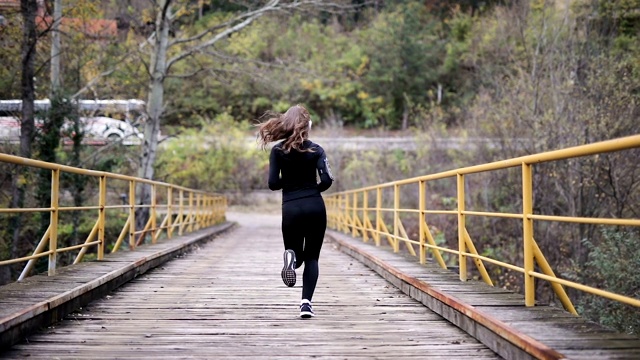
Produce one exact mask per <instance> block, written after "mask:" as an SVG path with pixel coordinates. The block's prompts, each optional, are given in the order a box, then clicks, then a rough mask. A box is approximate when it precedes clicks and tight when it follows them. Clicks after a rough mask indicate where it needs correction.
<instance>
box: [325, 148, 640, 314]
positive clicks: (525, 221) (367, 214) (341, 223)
mask: <svg viewBox="0 0 640 360" xmlns="http://www.w3.org/2000/svg"><path fill="white" fill-rule="evenodd" d="M632 148H640V135H634V136H629V137H625V138H620V139H615V140H610V141H604V142H599V143H594V144H589V145H582V146H576V147H572V148H567V149H563V150H556V151H550V152H545V153H540V154H535V155H528V156H523V157H518V158H513V159H509V160H503V161H497V162H493V163H488V164H483V165H477V166H471V167H465V168H460V169H455V170H451V171H445V172H441V173H437V174H431V175H425V176H419V177H414V178H410V179H404V180H399V181H393V182H389V183H384V184H380V185H375V186H369V187H364V188H360V189H354V190H349V191H343V192H339V193H335V194H329V195H326V196H325V202H326V204H327V216H328V226H329V227H330V228H332V229H335V230H339V231H343V232H345V233H351V235H352V236H354V237H358V236H361V237H362V238H363V241H369V240H370V239H373V240H374V242H375V244H376V245H378V246H379V245H380V241H381V238H386V239H387V241H388V243H389V244H390V245H391V247H392V248H393V251H394V252H398V251H399V249H400V243H401V242H402V243H404V244H406V245H407V249H408V250H409V252H410V253H411V254H412V255H414V256H419V259H420V263H422V264H424V263H425V262H426V253H427V250H429V251H431V252H432V254H433V258H434V259H435V261H437V262H438V264H439V265H440V266H441V267H443V268H447V265H446V264H445V261H444V259H443V257H442V254H441V253H442V252H446V253H450V254H455V255H457V256H458V266H459V276H460V280H461V281H466V280H467V276H468V275H467V258H471V259H473V261H474V263H475V265H476V267H477V269H478V271H479V273H480V275H481V277H482V279H483V280H484V281H485V282H486V283H487V284H489V285H493V282H492V280H491V278H490V277H489V274H488V272H487V270H486V268H485V266H484V262H487V263H491V264H495V265H498V266H501V267H504V268H508V269H511V270H513V271H517V272H520V273H522V274H523V275H524V293H525V304H526V306H534V304H535V287H534V285H535V279H536V278H537V279H542V280H546V281H549V282H550V284H551V287H552V288H553V290H554V292H555V293H556V295H557V296H558V298H559V300H560V302H561V303H562V305H563V306H564V308H565V309H566V310H568V311H570V312H571V313H574V314H576V313H577V312H576V310H575V308H574V306H573V304H572V303H571V300H570V299H569V297H568V296H567V294H566V292H565V289H564V286H567V287H572V288H575V289H577V290H580V291H584V292H588V293H591V294H595V295H598V296H602V297H605V298H609V299H612V300H615V301H619V302H622V303H626V304H629V305H632V306H636V307H640V299H635V298H631V297H628V296H624V295H620V294H615V293H612V292H609V291H604V290H601V289H597V288H594V287H590V286H587V285H584V284H579V283H576V282H573V281H568V280H565V279H561V278H559V277H557V276H556V275H555V274H554V271H553V269H552V267H551V266H550V265H549V263H548V262H547V260H546V259H545V257H544V254H543V253H542V251H541V250H540V247H539V246H538V244H537V243H536V241H535V239H534V227H533V222H534V220H535V221H549V222H574V223H584V224H587V223H588V224H602V225H625V226H640V219H614V218H584V217H569V216H549V215H541V214H534V212H533V176H532V169H533V167H534V166H535V165H536V164H540V163H544V162H551V161H558V160H565V159H570V158H576V157H582V156H587V155H595V154H601V153H607V152H614V151H621V150H625V149H632ZM514 167H521V168H522V175H521V177H522V207H523V209H522V213H505V212H479V211H467V210H466V209H465V176H466V175H469V174H474V173H481V172H490V171H496V170H501V169H507V168H514ZM442 179H455V181H456V192H457V196H456V200H457V201H456V203H457V204H456V205H455V206H456V208H455V209H451V210H433V209H427V208H426V185H427V183H429V182H431V181H436V180H442ZM406 186H417V187H418V206H417V208H415V207H413V208H407V207H405V208H403V207H401V206H400V204H401V187H406ZM414 191H415V190H414ZM383 192H385V194H389V193H391V195H392V196H393V204H392V205H390V206H389V205H388V204H386V205H387V206H386V207H385V203H383ZM414 196H415V195H414ZM371 200H372V201H371ZM370 202H375V205H373V206H371V205H369V203H370ZM385 214H387V215H388V214H391V215H392V216H393V224H392V225H393V226H392V228H391V230H389V227H388V226H387V225H386V223H385V220H384V215H385ZM435 214H440V215H445V216H447V215H448V216H456V217H457V224H458V227H457V238H458V248H457V249H451V248H447V247H443V246H439V245H437V244H436V241H435V239H434V236H433V235H432V232H431V229H430V226H429V225H428V223H427V221H426V218H427V215H435ZM401 215H403V216H405V217H409V216H416V217H417V218H418V221H419V231H418V234H419V235H418V238H417V239H415V238H414V239H412V238H410V236H409V235H408V234H407V231H406V230H405V227H404V225H403V223H402V220H401ZM470 216H478V217H502V218H515V219H521V220H522V242H523V258H524V266H518V265H515V264H509V263H506V262H503V261H499V260H497V259H495V258H491V257H488V256H482V255H479V253H478V251H477V250H476V247H475V245H474V242H473V240H472V238H471V235H470V234H469V233H468V232H467V227H466V218H467V217H470ZM388 217H390V215H388ZM414 244H415V245H418V246H419V254H418V253H416V251H415V250H414V249H413V245H414ZM536 264H537V265H538V267H539V269H540V270H541V272H538V271H535V268H534V266H535V265H536Z"/></svg>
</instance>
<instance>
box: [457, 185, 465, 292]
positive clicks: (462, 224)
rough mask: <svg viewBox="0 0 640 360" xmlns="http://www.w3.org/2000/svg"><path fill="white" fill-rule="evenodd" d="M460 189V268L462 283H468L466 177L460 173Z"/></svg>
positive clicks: (458, 186)
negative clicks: (465, 235)
mask: <svg viewBox="0 0 640 360" xmlns="http://www.w3.org/2000/svg"><path fill="white" fill-rule="evenodd" d="M456 179H457V188H458V266H459V268H460V281H467V256H466V255H464V254H465V253H466V252H467V249H466V245H465V241H464V234H465V231H466V224H465V216H464V214H463V212H464V209H465V206H464V204H465V201H464V197H465V195H464V175H462V174H460V173H458V174H457V176H456Z"/></svg>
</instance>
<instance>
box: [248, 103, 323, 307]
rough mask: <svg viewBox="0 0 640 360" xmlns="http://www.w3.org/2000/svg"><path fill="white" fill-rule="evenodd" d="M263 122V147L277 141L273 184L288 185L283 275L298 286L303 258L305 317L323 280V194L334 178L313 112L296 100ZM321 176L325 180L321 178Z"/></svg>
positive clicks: (271, 161)
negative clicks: (312, 133)
mask: <svg viewBox="0 0 640 360" xmlns="http://www.w3.org/2000/svg"><path fill="white" fill-rule="evenodd" d="M266 116H267V117H268V120H267V121H265V122H264V123H261V124H260V125H259V131H258V138H259V141H260V143H261V146H262V148H263V149H266V147H267V145H268V144H269V143H270V142H273V141H279V140H282V141H280V142H279V143H277V144H275V145H274V146H273V147H272V148H271V155H270V157H269V189H271V190H274V191H275V190H280V189H282V238H283V240H284V248H285V251H284V254H283V258H284V267H283V269H282V272H281V276H282V281H284V283H285V285H287V286H289V287H292V286H293V285H295V283H296V272H295V269H297V268H299V267H300V266H301V265H302V264H303V263H304V264H305V265H304V272H303V274H302V301H301V302H300V317H302V318H310V317H312V316H315V314H314V312H313V307H312V306H311V298H312V297H313V292H314V291H315V289H316V284H317V282H318V258H319V257H320V249H321V248H322V242H323V240H324V233H325V230H326V228H327V211H326V208H325V206H324V200H323V199H322V196H321V195H320V193H321V192H323V191H325V190H327V189H328V188H329V187H330V186H331V184H332V183H333V175H332V174H331V169H330V168H329V163H328V161H327V157H326V155H325V153H324V149H323V148H322V147H321V146H320V145H318V144H316V143H314V142H312V141H310V140H309V139H308V137H309V130H310V129H311V119H310V116H309V112H308V111H307V109H305V108H304V107H303V106H301V105H296V106H293V107H291V108H289V110H287V112H285V113H284V114H279V113H271V112H270V113H267V115H266ZM318 177H319V178H320V182H318V180H317V179H318Z"/></svg>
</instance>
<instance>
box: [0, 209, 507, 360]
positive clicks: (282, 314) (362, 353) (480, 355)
mask: <svg viewBox="0 0 640 360" xmlns="http://www.w3.org/2000/svg"><path fill="white" fill-rule="evenodd" d="M228 218H229V219H230V220H235V221H238V222H239V223H240V226H239V227H236V228H235V229H233V230H232V231H230V232H227V233H225V234H224V235H222V236H220V237H218V238H216V239H215V240H214V241H211V242H208V243H206V245H202V246H201V247H200V248H199V249H198V250H196V251H194V252H192V253H189V254H185V255H183V256H181V257H180V258H179V259H175V260H173V261H171V262H168V263H165V264H164V265H161V266H160V267H158V268H156V269H154V270H152V271H149V272H147V273H145V274H144V275H141V276H139V277H137V278H135V279H134V280H132V281H130V282H129V283H127V284H125V285H124V286H122V287H120V288H118V289H117V290H115V291H113V292H111V293H110V294H109V295H106V296H104V297H103V298H102V299H100V300H96V301H94V302H92V303H90V304H89V305H88V306H85V307H83V308H82V309H81V310H78V311H76V312H74V313H72V314H70V315H68V316H66V318H65V319H64V320H63V321H62V322H60V323H58V324H56V325H54V326H51V327H49V328H47V329H44V330H43V331H41V332H39V333H37V334H34V335H32V336H29V337H28V338H27V339H26V340H25V341H22V342H20V343H18V344H16V345H14V346H13V347H12V348H11V349H9V350H7V351H5V352H2V353H0V357H2V358H7V359H23V358H26V357H28V358H30V359H52V358H59V359H139V358H156V359H186V358H189V359H193V358H200V359H224V358H244V357H246V358H251V359H279V358H329V359H358V358H366V359H391V358H395V359H411V358H421V359H423V358H428V359H497V358H500V357H499V356H497V355H496V354H495V353H494V352H493V351H491V350H489V349H488V347H487V346H485V345H483V344H481V343H480V342H478V341H477V340H476V339H474V338H473V337H471V336H469V335H468V334H467V333H465V332H464V331H462V330H461V329H459V328H458V327H456V326H454V325H452V324H451V323H449V322H448V321H446V320H443V319H442V318H441V317H440V316H437V315H436V314H435V313H434V312H432V311H430V310H429V309H427V308H426V307H425V306H423V305H422V304H420V303H419V302H418V301H416V300H414V299H412V298H410V297H409V296H407V295H405V294H403V293H402V292H401V291H400V290H399V289H397V288H395V287H394V286H392V285H391V284H390V283H389V282H387V281H386V280H384V279H382V278H381V277H380V276H378V275H377V274H375V273H374V272H373V271H372V270H371V269H369V268H367V267H366V266H364V265H362V264H361V263H359V262H357V261H355V260H353V259H352V258H351V257H349V256H348V255H346V254H344V253H342V252H340V251H338V250H337V249H336V247H335V245H333V244H331V243H327V244H325V246H324V248H323V251H322V254H321V259H320V279H319V282H318V287H317V290H316V294H315V295H314V301H313V303H314V309H315V311H316V315H317V316H316V317H315V318H312V319H308V320H303V319H299V318H298V304H299V301H300V293H301V288H300V285H301V273H299V275H298V282H299V283H298V284H297V285H296V286H295V287H294V288H287V287H286V286H284V284H283V283H282V281H281V279H280V269H281V267H282V264H281V256H282V250H283V249H282V244H281V240H280V239H281V237H280V217H279V216H278V215H257V214H238V213H236V214H234V213H230V214H229V215H228Z"/></svg>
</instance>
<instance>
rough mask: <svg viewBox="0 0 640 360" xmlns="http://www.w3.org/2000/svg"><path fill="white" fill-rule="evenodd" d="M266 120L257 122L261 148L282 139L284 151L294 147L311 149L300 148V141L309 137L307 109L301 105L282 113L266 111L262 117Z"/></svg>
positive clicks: (300, 149) (299, 149)
mask: <svg viewBox="0 0 640 360" xmlns="http://www.w3.org/2000/svg"><path fill="white" fill-rule="evenodd" d="M265 117H266V118H268V120H267V121H265V122H263V123H261V124H258V127H259V129H258V141H259V142H260V144H261V147H262V149H263V150H264V149H266V148H267V145H268V144H269V143H270V142H272V141H278V140H284V143H283V144H282V149H283V150H284V152H285V153H288V152H289V151H291V149H295V150H297V151H311V150H309V149H306V150H305V149H302V143H303V142H304V140H305V139H307V138H308V137H309V120H310V118H311V117H310V116H309V111H307V109H305V108H304V106H302V105H295V106H292V107H290V108H289V110H287V112H285V113H284V114H280V113H276V112H267V113H266V114H265V115H264V116H263V118H265Z"/></svg>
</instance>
